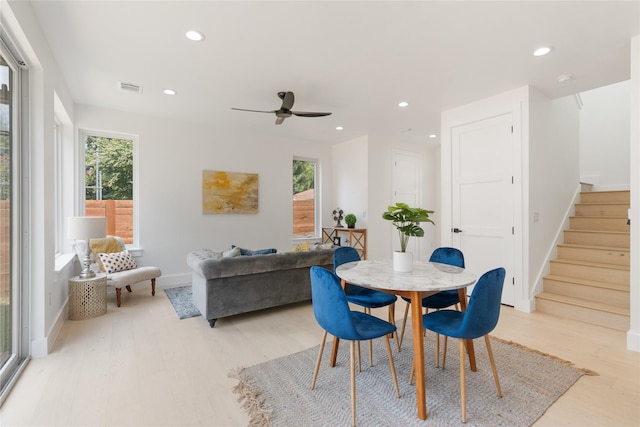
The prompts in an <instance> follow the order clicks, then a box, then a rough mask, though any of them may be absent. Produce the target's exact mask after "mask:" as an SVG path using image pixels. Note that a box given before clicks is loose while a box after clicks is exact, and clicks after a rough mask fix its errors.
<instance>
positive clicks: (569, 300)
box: [536, 292, 630, 316]
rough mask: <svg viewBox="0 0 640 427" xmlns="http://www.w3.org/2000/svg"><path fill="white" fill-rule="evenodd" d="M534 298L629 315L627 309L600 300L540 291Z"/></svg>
mask: <svg viewBox="0 0 640 427" xmlns="http://www.w3.org/2000/svg"><path fill="white" fill-rule="evenodd" d="M536 298H541V299H546V300H550V301H556V302H560V303H564V304H571V305H575V306H579V307H584V308H589V309H592V310H599V311H604V312H607V313H614V314H619V315H622V316H629V312H630V310H629V309H624V308H620V307H615V306H612V305H609V304H604V303H601V302H595V301H588V300H583V299H580V298H575V297H569V296H566V295H559V294H551V293H548V292H541V293H539V294H538V295H536Z"/></svg>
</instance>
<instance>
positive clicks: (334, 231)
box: [322, 227, 367, 259]
mask: <svg viewBox="0 0 640 427" xmlns="http://www.w3.org/2000/svg"><path fill="white" fill-rule="evenodd" d="M341 235H344V236H343V237H345V238H346V239H347V240H346V241H347V243H348V244H349V246H351V247H352V248H354V249H355V250H357V251H358V253H359V254H360V258H362V259H367V229H366V228H348V227H322V242H323V243H333V238H334V237H338V236H341Z"/></svg>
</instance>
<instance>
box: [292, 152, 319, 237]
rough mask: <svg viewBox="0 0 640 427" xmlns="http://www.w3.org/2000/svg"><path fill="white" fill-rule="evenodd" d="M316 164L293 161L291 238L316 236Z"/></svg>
mask: <svg viewBox="0 0 640 427" xmlns="http://www.w3.org/2000/svg"><path fill="white" fill-rule="evenodd" d="M317 169H318V168H317V162H316V161H315V160H309V159H293V237H294V238H295V237H298V238H300V237H306V238H308V237H317V236H318V234H319V233H318V222H319V221H318V211H317V209H316V207H317V206H318V203H317V193H318V192H317V191H316V189H317V185H316V183H317V182H318V171H317Z"/></svg>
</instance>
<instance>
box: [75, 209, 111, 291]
mask: <svg viewBox="0 0 640 427" xmlns="http://www.w3.org/2000/svg"><path fill="white" fill-rule="evenodd" d="M106 235H107V218H106V217H103V216H72V217H69V219H68V224H67V236H68V237H69V238H70V239H72V240H86V241H87V247H86V248H85V254H84V260H80V262H81V263H82V271H81V272H80V278H81V279H90V278H92V277H96V273H94V272H93V270H91V246H89V239H100V238H102V237H105V236H106Z"/></svg>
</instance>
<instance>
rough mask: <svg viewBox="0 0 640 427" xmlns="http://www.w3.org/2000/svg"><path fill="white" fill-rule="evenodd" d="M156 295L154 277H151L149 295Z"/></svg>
mask: <svg viewBox="0 0 640 427" xmlns="http://www.w3.org/2000/svg"><path fill="white" fill-rule="evenodd" d="M155 295H156V279H155V278H154V279H151V296H155Z"/></svg>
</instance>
